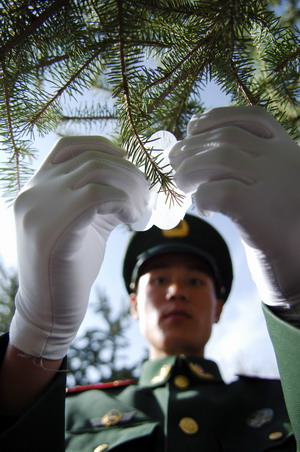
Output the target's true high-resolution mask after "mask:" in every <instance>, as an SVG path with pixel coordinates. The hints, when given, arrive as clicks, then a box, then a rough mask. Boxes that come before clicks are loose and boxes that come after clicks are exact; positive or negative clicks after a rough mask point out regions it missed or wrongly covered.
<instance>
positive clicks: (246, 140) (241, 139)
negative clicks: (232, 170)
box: [170, 126, 272, 170]
mask: <svg viewBox="0 0 300 452" xmlns="http://www.w3.org/2000/svg"><path fill="white" fill-rule="evenodd" d="M271 141H272V140H271V139H266V138H260V137H257V136H255V135H252V134H251V133H249V132H248V131H245V130H242V129H241V128H238V127H234V126H226V127H223V128H220V129H215V130H210V131H207V132H203V133H201V134H198V135H194V136H192V137H190V138H186V139H185V140H182V141H179V142H178V143H176V145H175V146H174V147H173V148H172V149H171V151H170V161H171V163H172V166H173V168H174V169H175V170H176V169H177V168H178V166H179V165H180V164H181V163H182V161H183V160H184V159H186V158H188V157H190V156H192V155H195V154H199V153H205V152H208V151H212V150H214V149H216V148H218V147H220V146H221V145H222V146H227V147H233V148H236V149H239V150H240V151H241V152H243V153H245V154H249V155H252V156H259V155H262V154H265V153H266V152H267V151H268V149H269V148H270V145H271V144H272V143H271Z"/></svg>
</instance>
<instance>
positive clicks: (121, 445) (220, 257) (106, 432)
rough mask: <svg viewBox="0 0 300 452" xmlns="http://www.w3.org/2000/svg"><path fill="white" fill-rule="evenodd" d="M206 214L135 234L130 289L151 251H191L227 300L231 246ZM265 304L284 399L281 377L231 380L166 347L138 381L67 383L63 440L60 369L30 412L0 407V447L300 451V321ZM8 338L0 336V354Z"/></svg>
mask: <svg viewBox="0 0 300 452" xmlns="http://www.w3.org/2000/svg"><path fill="white" fill-rule="evenodd" d="M201 221H202V220H201ZM199 222H200V220H199V219H195V218H193V217H189V216H186V220H184V221H183V222H181V224H180V225H179V226H178V227H177V228H174V230H173V231H171V232H170V231H162V230H159V229H158V228H152V229H151V230H149V231H146V232H145V233H140V234H138V235H135V236H134V237H133V239H132V241H131V245H130V247H129V252H127V255H126V257H125V263H124V279H125V282H126V286H127V288H128V290H129V291H130V290H131V289H132V285H133V287H135V286H136V282H137V281H138V278H139V275H140V274H141V271H142V270H141V269H142V266H143V264H144V263H145V261H146V260H147V259H149V258H151V257H153V256H156V255H159V254H161V253H166V252H167V253H170V252H184V253H193V254H196V255H198V256H199V258H200V259H201V260H204V261H205V262H206V263H207V265H208V266H207V269H206V270H205V271H208V273H209V274H210V275H211V277H212V278H213V280H214V282H215V287H216V293H217V295H218V296H219V297H220V298H222V299H223V300H226V298H227V296H228V294H229V292H230V287H231V281H232V267H231V261H230V255H229V252H228V249H227V247H226V244H225V242H224V241H223V239H222V237H221V236H219V234H218V233H217V232H216V231H214V230H212V228H211V226H209V225H207V224H206V223H205V222H201V223H199ZM264 311H265V316H266V319H267V324H268V328H269V331H270V335H271V339H272V341H273V344H274V348H275V351H276V354H277V360H278V365H279V369H280V372H281V378H282V386H283V392H284V397H285V401H286V403H285V401H284V398H283V394H282V389H281V385H280V382H279V381H277V380H265V379H259V378H249V377H244V376H243V377H240V378H239V379H238V380H237V381H235V382H233V383H231V384H228V385H227V384H225V383H224V382H223V381H222V378H221V376H220V373H219V370H218V368H217V366H216V365H215V363H213V362H212V361H208V360H205V359H204V358H195V357H193V358H191V357H186V356H183V355H180V356H177V357H174V356H168V357H166V358H164V359H159V360H153V361H149V362H146V363H145V364H144V366H143V369H142V373H141V376H140V379H139V381H138V382H137V383H134V384H127V383H126V382H125V383H122V382H115V383H112V384H108V385H98V386H97V387H96V388H95V387H93V389H88V390H87V389H86V388H76V389H73V390H70V391H69V392H68V394H67V401H66V440H64V422H63V415H64V398H65V372H64V371H63V370H62V371H61V372H59V373H58V374H57V375H56V377H55V379H54V381H53V383H52V384H51V385H50V387H49V388H48V389H47V390H46V391H45V392H44V393H43V395H42V396H41V397H40V399H39V400H37V401H36V403H34V404H33V405H32V407H31V408H30V409H29V410H28V411H27V412H26V413H24V415H23V416H21V417H20V418H11V417H8V416H5V415H2V416H1V413H0V424H1V434H0V450H1V451H9V452H11V451H15V450H16V451H17V450H31V451H43V452H46V451H49V452H60V451H63V450H65V447H66V450H67V451H68V452H77V451H78V452H103V451H115V452H117V451H122V452H124V451H128V452H129V451H130V452H137V451H138V452H148V451H149V452H150V451H151V452H166V451H172V452H173V451H184V452H189V451H191V452H196V451H204V452H217V451H220V452H221V451H222V452H247V451H248V452H262V451H277V452H280V451H281V452H291V451H293V452H295V451H296V442H295V439H296V441H297V443H298V450H300V385H299V382H300V359H299V350H300V330H299V328H296V327H294V326H291V325H289V324H287V323H286V322H283V321H281V320H280V319H279V318H278V317H276V316H275V315H274V314H273V313H272V312H271V311H270V310H269V309H268V308H265V309H264ZM7 341H8V338H7V336H4V337H2V339H1V341H0V354H2V355H4V352H5V346H6V343H7ZM286 408H287V409H286ZM287 411H288V412H287ZM65 441H66V442H65ZM65 445H66V446H65Z"/></svg>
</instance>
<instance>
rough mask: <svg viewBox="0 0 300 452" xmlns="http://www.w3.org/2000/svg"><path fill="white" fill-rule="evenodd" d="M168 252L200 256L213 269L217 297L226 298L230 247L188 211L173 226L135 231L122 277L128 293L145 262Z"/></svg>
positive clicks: (202, 221) (132, 288) (230, 263)
mask: <svg viewBox="0 0 300 452" xmlns="http://www.w3.org/2000/svg"><path fill="white" fill-rule="evenodd" d="M167 253H168V254H169V253H183V254H192V255H196V256H199V257H200V258H201V259H202V260H203V261H204V262H205V263H206V264H207V265H208V267H209V269H210V271H211V275H212V276H213V278H214V281H215V286H216V293H217V296H218V297H219V298H222V299H223V300H224V301H225V300H226V299H227V297H228V295H229V293H230V289H231V284H232V279H233V271H232V262H231V257H230V253H229V249H228V246H227V244H226V242H225V240H224V239H223V237H222V236H221V235H220V234H219V232H218V231H217V230H216V229H215V228H214V227H213V226H211V225H210V224H209V223H208V222H207V221H204V220H202V219H200V218H198V217H196V216H194V215H189V214H187V215H186V216H185V217H184V219H183V220H182V221H180V222H179V224H178V225H177V226H176V227H175V228H173V229H166V230H164V229H159V228H158V227H156V226H153V227H152V228H150V229H148V230H147V231H144V232H135V233H133V235H132V237H131V239H130V241H129V244H128V247H127V251H126V253H125V258H124V264H123V277H124V281H125V285H126V288H127V290H128V292H129V293H130V292H132V291H133V290H134V288H135V285H136V282H137V281H138V278H139V276H140V269H141V267H142V265H143V264H144V263H145V262H146V261H148V260H149V259H150V258H152V257H154V256H159V255H162V254H167Z"/></svg>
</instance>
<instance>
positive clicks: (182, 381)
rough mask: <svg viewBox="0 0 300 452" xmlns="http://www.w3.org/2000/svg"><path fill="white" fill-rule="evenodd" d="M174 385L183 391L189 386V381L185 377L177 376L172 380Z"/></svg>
mask: <svg viewBox="0 0 300 452" xmlns="http://www.w3.org/2000/svg"><path fill="white" fill-rule="evenodd" d="M174 385H175V386H176V387H177V388H180V389H185V388H187V387H188V386H189V385H190V380H189V379H188V378H187V377H186V376H185V375H177V376H176V377H175V378H174Z"/></svg>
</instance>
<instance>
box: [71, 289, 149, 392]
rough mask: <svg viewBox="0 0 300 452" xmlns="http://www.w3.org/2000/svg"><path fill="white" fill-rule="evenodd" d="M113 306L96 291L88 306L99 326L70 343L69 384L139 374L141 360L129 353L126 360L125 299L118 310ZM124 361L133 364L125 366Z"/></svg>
mask: <svg viewBox="0 0 300 452" xmlns="http://www.w3.org/2000/svg"><path fill="white" fill-rule="evenodd" d="M113 305H114V304H113V303H112V302H111V301H110V300H109V299H108V297H107V296H106V294H104V293H103V292H101V291H100V290H98V292H97V295H96V300H95V301H94V303H92V304H91V308H92V311H93V312H94V314H95V318H97V320H98V321H99V327H96V328H90V329H88V330H87V331H85V332H84V335H81V336H78V337H77V338H76V339H75V342H74V343H73V344H72V345H71V347H70V350H69V353H68V385H69V386H74V385H84V384H90V383H98V382H100V381H101V382H102V383H103V382H107V381H114V380H128V379H134V378H136V377H137V375H138V374H139V369H140V366H141V364H142V361H141V360H135V361H134V359H132V356H130V359H128V358H129V356H128V354H129V353H130V350H129V347H128V346H129V340H128V336H127V332H128V329H129V327H130V322H131V321H132V318H131V315H130V312H129V305H128V301H127V302H126V303H124V304H123V307H122V306H121V308H120V309H119V310H118V311H116V309H112V306H113ZM145 359H146V352H145ZM128 362H130V363H133V364H130V365H128ZM122 363H123V364H122ZM124 363H125V364H124ZM126 363H127V364H126Z"/></svg>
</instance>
